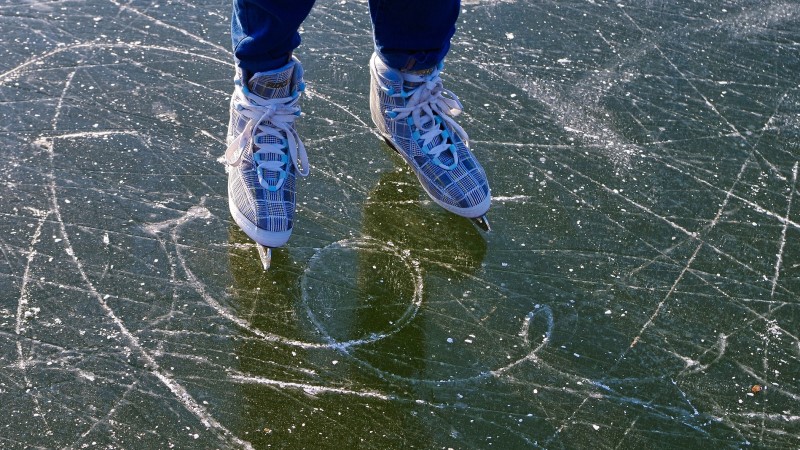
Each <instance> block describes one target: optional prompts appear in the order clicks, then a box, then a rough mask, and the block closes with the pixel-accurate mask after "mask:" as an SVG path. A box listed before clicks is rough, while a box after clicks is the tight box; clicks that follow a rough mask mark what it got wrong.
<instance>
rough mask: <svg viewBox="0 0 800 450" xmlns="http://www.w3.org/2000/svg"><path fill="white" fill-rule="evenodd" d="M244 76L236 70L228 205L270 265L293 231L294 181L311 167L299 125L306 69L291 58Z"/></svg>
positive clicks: (227, 157)
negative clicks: (275, 251)
mask: <svg viewBox="0 0 800 450" xmlns="http://www.w3.org/2000/svg"><path fill="white" fill-rule="evenodd" d="M242 78H243V75H242V73H241V71H237V76H236V80H235V81H236V89H235V91H234V93H233V97H232V98H231V108H230V122H229V124H228V148H227V150H226V151H225V165H226V171H227V172H228V203H229V206H230V210H231V215H232V216H233V220H234V221H235V222H236V224H237V225H239V227H240V228H241V229H242V231H244V232H245V234H247V235H248V236H249V237H250V238H251V239H252V240H254V241H255V242H256V243H257V244H258V249H259V254H260V255H261V259H262V263H263V264H264V266H265V269H266V268H267V267H268V266H269V259H270V257H271V251H270V249H271V248H273V247H280V246H282V245H283V244H285V243H286V241H288V240H289V236H291V234H292V227H293V225H294V212H295V187H296V186H295V181H296V178H297V176H298V175H299V176H306V175H308V171H309V166H308V156H307V155H306V149H305V147H304V146H303V143H302V142H301V141H300V137H299V136H298V135H297V132H296V131H295V126H294V121H295V120H296V119H297V118H298V117H299V116H300V107H299V106H298V100H299V99H300V94H301V92H302V91H303V88H304V84H303V68H302V66H301V65H300V61H298V60H297V59H296V58H292V60H291V61H290V62H289V63H288V64H286V65H285V66H283V67H281V68H280V69H277V70H272V71H268V72H259V73H256V74H254V75H252V76H251V77H250V78H249V80H243V79H242Z"/></svg>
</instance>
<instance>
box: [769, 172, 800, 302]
mask: <svg viewBox="0 0 800 450" xmlns="http://www.w3.org/2000/svg"><path fill="white" fill-rule="evenodd" d="M796 188H797V162H795V163H794V167H792V184H791V185H789V201H788V204H787V205H786V221H785V222H784V223H783V229H782V230H781V244H780V248H779V249H778V254H777V259H776V261H775V275H774V276H773V277H772V291H771V292H770V297H774V296H775V286H776V285H777V284H778V276H779V275H780V273H781V263H782V262H783V249H784V247H785V246H786V229H787V228H789V213H790V212H791V211H792V198H794V191H795V189H796Z"/></svg>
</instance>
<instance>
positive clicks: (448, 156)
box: [370, 54, 491, 231]
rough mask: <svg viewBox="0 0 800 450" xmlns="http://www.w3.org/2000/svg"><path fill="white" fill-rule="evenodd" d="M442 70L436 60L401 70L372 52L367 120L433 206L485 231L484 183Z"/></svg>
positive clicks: (458, 105)
mask: <svg viewBox="0 0 800 450" xmlns="http://www.w3.org/2000/svg"><path fill="white" fill-rule="evenodd" d="M442 68H443V63H441V62H440V63H439V65H438V66H437V67H434V68H433V69H430V70H427V71H420V72H401V71H398V70H394V69H392V68H390V67H388V66H386V65H385V64H384V63H383V61H381V59H380V58H379V57H378V56H377V55H376V54H373V55H372V59H371V61H370V74H371V79H372V82H371V90H370V109H371V112H372V120H373V122H375V125H376V126H377V127H378V131H379V132H380V134H381V135H382V136H383V137H384V139H386V141H387V142H388V143H389V144H390V145H391V146H392V147H393V148H394V149H395V150H396V151H397V152H398V153H399V154H400V156H402V157H403V159H404V160H405V161H406V163H408V165H409V166H410V167H411V169H412V170H413V171H414V173H415V174H416V176H417V178H418V179H419V181H420V183H421V184H422V188H423V189H425V192H427V193H428V195H429V196H430V198H431V199H432V200H433V201H434V202H435V203H436V204H438V205H439V206H441V207H442V208H444V209H446V210H448V211H450V212H452V213H454V214H458V215H460V216H463V217H466V218H469V219H472V221H473V222H474V223H475V224H476V225H478V227H479V228H481V229H482V230H484V231H489V230H490V227H489V222H488V219H487V218H486V212H487V211H488V210H489V206H490V204H491V193H490V190H489V183H488V181H487V180H486V173H485V172H484V170H483V168H482V167H481V165H480V164H479V163H478V161H477V160H476V159H475V157H474V156H473V154H472V152H471V151H470V149H469V138H468V136H467V133H466V132H465V131H464V129H463V128H461V126H460V125H459V124H458V123H456V121H455V120H454V119H453V117H455V116H457V115H458V114H460V113H461V110H462V106H461V102H459V100H458V98H457V97H456V96H455V95H454V94H453V93H452V92H450V91H449V90H447V89H444V87H443V86H442V80H441V78H440V77H439V74H440V72H441V70H442Z"/></svg>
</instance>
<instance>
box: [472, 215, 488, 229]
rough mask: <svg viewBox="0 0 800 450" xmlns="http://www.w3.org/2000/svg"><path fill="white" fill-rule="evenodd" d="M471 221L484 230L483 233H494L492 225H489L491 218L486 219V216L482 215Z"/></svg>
mask: <svg viewBox="0 0 800 450" xmlns="http://www.w3.org/2000/svg"><path fill="white" fill-rule="evenodd" d="M470 220H471V221H472V223H474V224H475V225H476V226H477V227H478V228H480V229H481V230H483V231H485V232H487V233H488V232H490V231H492V227H491V225H489V218H488V217H486V214H484V215H482V216H480V217H475V218H473V219H470Z"/></svg>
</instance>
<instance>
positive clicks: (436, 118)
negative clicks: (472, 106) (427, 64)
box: [385, 69, 469, 170]
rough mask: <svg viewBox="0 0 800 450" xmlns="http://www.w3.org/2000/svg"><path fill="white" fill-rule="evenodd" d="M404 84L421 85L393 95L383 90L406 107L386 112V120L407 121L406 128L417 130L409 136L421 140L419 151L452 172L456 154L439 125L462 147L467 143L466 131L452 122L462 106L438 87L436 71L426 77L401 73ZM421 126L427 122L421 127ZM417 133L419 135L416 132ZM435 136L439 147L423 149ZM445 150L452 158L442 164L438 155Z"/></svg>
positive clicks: (440, 81)
mask: <svg viewBox="0 0 800 450" xmlns="http://www.w3.org/2000/svg"><path fill="white" fill-rule="evenodd" d="M404 78H405V80H406V81H408V82H412V83H413V82H421V83H422V84H420V85H419V86H417V87H415V88H413V89H411V90H409V91H402V92H399V93H395V92H393V90H392V89H391V88H388V89H385V90H386V92H387V95H389V96H392V97H404V98H407V99H408V100H407V101H406V106H404V107H399V108H393V109H392V110H391V111H389V112H388V113H389V117H390V118H392V119H395V120H399V119H406V120H408V119H407V118H409V117H410V118H411V121H410V122H409V125H413V126H414V127H415V128H416V129H417V130H419V131H415V132H414V133H413V137H414V138H415V139H418V140H422V146H421V147H422V149H423V151H424V152H425V153H427V154H429V155H430V156H431V157H432V159H433V161H434V162H435V163H436V164H437V165H439V166H440V167H442V168H444V169H446V170H453V169H454V168H455V167H456V166H457V165H458V151H457V149H456V147H455V145H454V144H453V143H452V140H451V139H449V138H450V134H449V132H448V131H447V130H446V129H445V128H446V127H444V126H442V125H443V123H442V122H444V123H447V124H448V125H450V127H451V128H452V129H453V131H455V133H456V134H458V135H459V136H460V137H461V139H462V140H463V141H464V143H465V144H466V143H467V142H468V141H469V136H467V132H466V131H464V129H463V128H461V126H460V125H459V124H458V123H457V122H456V121H455V120H454V119H453V117H455V116H457V115H459V114H461V112H462V110H463V108H464V107H463V106H462V105H461V102H460V101H459V100H458V97H457V96H456V95H455V94H453V92H451V91H450V90H448V89H445V88H444V87H443V86H442V79H441V78H440V77H439V69H436V70H434V71H433V73H431V74H430V75H427V76H422V75H413V74H404ZM423 123H428V127H427V128H424V127H423V126H422V124H423ZM420 131H421V133H420ZM437 136H441V140H442V142H441V144H439V145H436V146H435V147H432V148H431V149H430V150H425V147H427V145H428V144H429V143H430V142H431V141H433V140H434V139H435V138H436V137H437ZM446 150H449V151H450V152H451V153H452V155H453V163H452V164H450V165H445V164H444V163H442V162H441V161H440V160H439V155H440V154H441V153H442V152H444V151H446Z"/></svg>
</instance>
